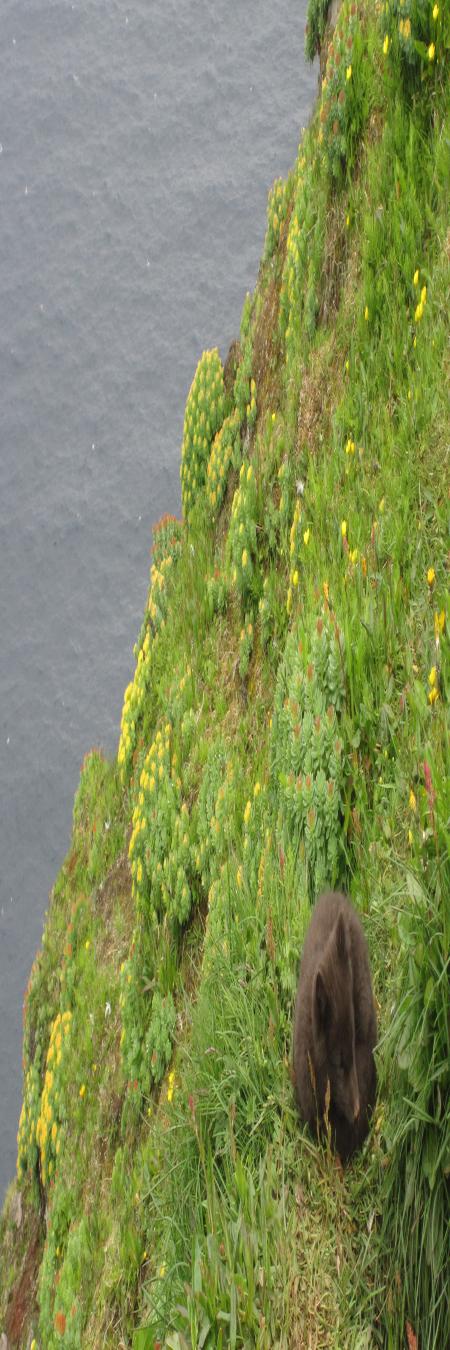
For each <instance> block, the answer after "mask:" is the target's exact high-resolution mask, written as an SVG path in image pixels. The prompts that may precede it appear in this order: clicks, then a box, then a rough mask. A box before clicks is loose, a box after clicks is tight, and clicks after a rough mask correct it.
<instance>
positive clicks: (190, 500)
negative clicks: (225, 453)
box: [180, 347, 225, 516]
mask: <svg viewBox="0 0 450 1350" xmlns="http://www.w3.org/2000/svg"><path fill="white" fill-rule="evenodd" d="M224 397H225V390H224V383H223V366H222V362H221V360H220V356H219V352H218V350H217V347H215V348H214V349H213V350H212V351H208V352H203V355H202V356H201V357H200V361H199V363H198V366H197V370H196V372H195V375H194V379H193V381H192V384H191V388H190V390H189V394H188V398H187V402H186V411H185V415H184V430H183V444H182V447H181V468H180V477H181V496H182V502H183V511H184V514H185V516H189V512H190V511H191V510H192V507H193V505H194V502H195V500H196V497H197V494H198V492H199V491H200V489H201V488H202V487H203V485H204V482H205V475H206V467H207V463H208V459H209V456H210V453H211V445H212V442H213V440H214V437H215V435H216V432H217V431H218V430H219V427H220V426H221V424H222V418H223V405H224Z"/></svg>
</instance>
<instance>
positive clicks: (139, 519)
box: [138, 516, 142, 524]
mask: <svg viewBox="0 0 450 1350" xmlns="http://www.w3.org/2000/svg"><path fill="white" fill-rule="evenodd" d="M141 520H142V516H138V521H139V524H140V523H141Z"/></svg>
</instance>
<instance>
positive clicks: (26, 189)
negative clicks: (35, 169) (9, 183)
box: [25, 183, 28, 197]
mask: <svg viewBox="0 0 450 1350" xmlns="http://www.w3.org/2000/svg"><path fill="white" fill-rule="evenodd" d="M25 196H26V197H28V185H27V183H25Z"/></svg>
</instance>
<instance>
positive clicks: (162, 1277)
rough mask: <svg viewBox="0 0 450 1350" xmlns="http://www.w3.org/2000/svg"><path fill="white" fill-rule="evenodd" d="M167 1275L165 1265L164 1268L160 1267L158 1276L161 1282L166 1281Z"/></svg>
mask: <svg viewBox="0 0 450 1350" xmlns="http://www.w3.org/2000/svg"><path fill="white" fill-rule="evenodd" d="M165 1273H166V1267H165V1265H164V1266H160V1267H159V1271H158V1275H159V1278H160V1280H163V1279H164V1276H165Z"/></svg>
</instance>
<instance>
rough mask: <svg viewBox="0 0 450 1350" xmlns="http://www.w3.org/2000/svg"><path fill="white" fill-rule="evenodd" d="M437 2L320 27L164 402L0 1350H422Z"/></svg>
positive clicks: (86, 806)
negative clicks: (305, 980)
mask: <svg viewBox="0 0 450 1350" xmlns="http://www.w3.org/2000/svg"><path fill="white" fill-rule="evenodd" d="M310 9H311V13H312V17H313V19H314V22H316V20H317V24H319V27H320V25H322V18H323V13H325V11H324V9H323V7H322V8H321V7H320V6H318V5H315V6H313V5H311V6H310ZM438 10H439V13H438V15H437V16H435V17H434V16H433V8H432V7H431V5H427V6H426V5H425V4H424V3H423V2H422V0H411V4H410V5H409V6H404V7H403V8H402V23H403V24H404V22H405V19H410V22H411V25H412V26H413V25H414V24H417V34H418V46H417V47H414V46H413V43H412V40H411V38H410V34H409V30H408V28H407V29H406V36H405V30H404V29H403V30H402V31H401V32H400V31H399V28H398V23H399V18H398V15H397V11H396V9H395V5H393V6H391V8H390V10H389V13H388V14H386V12H385V11H383V12H382V13H380V15H376V14H374V12H373V7H372V6H369V5H366V4H364V5H362V6H355V5H349V4H344V5H343V6H342V8H341V11H340V15H339V19H338V25H337V29H336V32H335V35H334V37H333V46H332V49H331V48H329V50H328V53H327V52H325V51H323V52H322V56H323V61H324V62H326V65H325V64H324V71H325V85H324V87H323V88H322V90H321V94H320V98H319V101H318V106H317V109H316V112H315V115H314V117H313V119H312V122H311V125H310V127H309V128H308V130H307V132H306V133H305V135H304V137H303V139H302V142H301V144H300V147H299V152H298V157H297V161H296V164H295V166H294V168H293V170H292V172H291V174H290V175H289V178H288V180H287V182H286V184H284V185H283V184H282V183H281V182H278V183H277V184H276V185H275V188H274V190H273V192H272V193H271V194H270V197H269V204H268V230H267V236H266V241H265V247H264V255H263V261H262V264H261V269H260V274H259V277H258V283H257V287H256V290H255V294H254V295H253V296H250V297H247V299H246V301H245V304H244V311H243V316H242V323H241V333H240V339H241V341H240V348H239V364H238V368H237V373H236V376H235V378H234V380H233V379H231V380H230V379H229V378H228V377H227V375H226V372H225V375H226V378H225V382H224V389H225V391H226V392H225V394H224V399H223V406H222V405H221V408H220V410H219V413H218V410H217V407H216V399H215V398H214V412H211V417H210V421H209V423H208V435H207V436H206V441H207V442H208V444H206V445H205V444H204V441H205V435H204V434H203V430H202V439H201V445H200V449H199V443H198V435H199V427H200V421H199V419H200V417H201V409H202V404H201V401H199V400H200V393H201V392H202V391H201V381H200V375H199V376H198V381H197V384H196V385H195V400H194V402H195V409H194V411H195V417H194V415H192V418H191V421H190V422H189V425H188V426H187V432H188V433H189V435H188V436H187V440H186V444H185V462H186V464H187V467H188V469H189V472H190V473H191V478H192V482H190V481H189V482H188V480H187V478H186V483H185V487H186V491H188V490H189V493H190V494H191V495H190V497H189V521H188V523H187V524H186V523H185V524H184V525H181V524H180V523H179V522H173V521H172V520H169V519H165V520H164V521H163V522H162V523H161V525H160V528H159V529H158V530H157V531H156V533H155V540H154V552H153V567H152V573H151V587H150V592H149V600H148V605H147V609H146V613H145V616H144V620H143V624H142V628H141V632H140V634H139V637H138V641H137V644H136V663H137V664H136V676H135V678H134V680H133V682H132V686H131V688H130V690H129V691H128V692H127V697H126V700H125V705H124V715H123V719H122V729H121V738H120V743H119V753H118V760H117V762H116V761H115V762H114V763H113V764H108V763H106V761H105V760H104V758H103V756H102V755H101V754H100V752H97V751H93V752H92V753H91V754H90V755H89V756H88V757H87V759H86V761H85V764H84V766H83V771H82V776H81V781H80V787H79V790H78V792H77V796H76V799H75V805H74V822H73V837H72V843H71V848H70V850H69V854H68V856H67V859H66V861H65V863H64V865H63V868H62V869H61V872H60V874H59V877H58V879H57V881H56V883H55V887H54V891H53V894H52V897H51V903H50V907H49V913H48V917H47V922H46V926H45V931H44V937H43V945H42V950H41V952H39V953H38V956H37V958H36V960H35V963H34V966H33V970H32V972H31V976H30V983H29V988H28V991H27V996H26V1001H25V1008H24V1114H23V1122H22V1127H21V1136H20V1147H19V1186H20V1194H21V1203H22V1223H21V1228H20V1231H19V1237H18V1239H17V1234H16V1229H15V1223H14V1205H15V1204H16V1203H17V1200H16V1193H17V1188H16V1187H13V1188H12V1190H11V1192H10V1193H9V1195H8V1197H7V1201H6V1205H5V1209H4V1212H3V1215H2V1218H1V1220H0V1255H1V1258H2V1259H1V1260H0V1332H1V1331H3V1329H5V1331H6V1333H7V1335H8V1337H9V1340H10V1341H11V1344H12V1345H13V1346H14V1345H15V1344H16V1345H21V1344H27V1345H28V1344H29V1342H30V1341H31V1340H32V1338H33V1337H34V1340H35V1345H36V1346H37V1347H39V1350H44V1347H45V1350H56V1347H57V1346H59V1345H66V1346H70V1347H73V1350H76V1347H81V1346H82V1347H83V1350H84V1348H86V1350H94V1347H97V1346H106V1347H111V1348H112V1347H117V1346H118V1345H120V1344H123V1345H125V1346H130V1347H134V1350H153V1347H155V1346H157V1345H161V1346H163V1345H164V1346H167V1347H168V1350H186V1347H191V1348H192V1350H201V1347H206V1348H207V1350H216V1347H219V1346H223V1347H226V1346H230V1347H242V1348H243V1347H246V1348H247V1347H252V1346H254V1347H259V1348H260V1350H266V1348H267V1350H270V1348H271V1347H279V1350H281V1348H282V1347H283V1350H284V1348H285V1347H286V1350H287V1348H289V1350H291V1348H292V1350H294V1347H298V1346H303V1345H304V1346H305V1347H306V1346H308V1347H311V1348H312V1350H316V1348H317V1350H319V1347H323V1348H324V1350H325V1347H329V1348H330V1350H342V1347H343V1346H345V1347H349V1348H354V1350H369V1347H370V1348H373V1350H376V1347H380V1350H381V1347H383V1346H389V1347H391V1350H397V1347H398V1350H401V1348H403V1347H405V1346H407V1345H408V1346H409V1347H411V1345H412V1344H414V1337H417V1339H418V1343H419V1345H420V1346H421V1347H424V1350H440V1347H441V1346H442V1345H443V1344H444V1343H445V1339H446V1285H445V1277H446V1270H447V1268H448V1257H449V1243H448V1233H447V1230H446V1227H445V1223H446V1205H447V1203H448V1169H449V1165H450V1164H449V1148H450V1144H449V1130H450V1123H449V1122H450V1116H449V1106H448V1101H449V1091H448V1088H449V1082H448V1064H449V1044H448V1016H447V1013H448V1007H447V1003H446V995H448V962H449V957H448V939H449V928H450V913H449V901H448V896H449V893H450V888H449V876H448V861H447V860H448V854H449V824H448V821H449V814H448V811H449V803H448V788H447V786H446V784H447V783H448V761H449V757H448V711H447V702H448V689H449V641H448V623H449V595H448V572H447V566H448V557H447V552H446V549H447V531H448V492H447V486H448V473H447V467H446V466H447V461H446V454H447V447H448V396H447V385H448V380H447V376H448V360H447V355H446V354H447V351H448V311H449V303H448V302H449V269H448V181H449V167H450V166H449V121H448V96H447V87H448V86H447V83H446V75H447V71H446V59H447V51H448V38H449V34H448V16H447V13H446V10H444V7H443V6H441V5H438ZM322 27H323V25H322ZM322 27H321V30H320V40H322ZM314 31H315V30H314ZM317 31H319V30H317ZM312 32H313V30H312V29H311V30H310V41H312V36H311V34H312ZM386 38H387V39H388V40H387V41H386ZM431 42H433V48H434V50H433V54H432V56H430V55H429V47H430V44H431ZM421 44H422V45H421ZM349 68H350V74H348V70H349ZM207 364H208V363H205V362H204V363H203V365H204V366H205V369H206V366H207ZM203 365H202V363H201V362H200V364H199V371H200V373H201V371H202V370H203ZM208 369H209V367H208ZM217 370H218V374H219V385H220V391H221V397H222V383H221V367H220V370H219V367H217ZM213 392H214V391H213ZM197 396H198V397H197ZM202 397H203V394H202ZM212 397H213V393H211V390H209V393H208V398H212ZM205 398H206V394H205ZM191 404H192V395H191ZM208 406H209V405H208ZM192 409H193V404H192V406H191V412H192ZM219 414H220V415H219ZM222 415H223V417H224V418H225V419H226V422H225V431H224V433H223V435H222V439H221V440H220V430H219V440H218V441H217V440H216V441H215V442H214V443H212V449H211V445H210V442H212V437H213V435H214V430H215V429H216V422H217V417H218V416H219V421H220V417H222ZM197 421H199V426H198V427H197ZM194 423H195V425H194ZM202 427H203V424H202ZM194 437H197V442H195V440H194ZM208 438H209V439H208ZM187 441H189V445H188V444H187ZM186 446H187V451H186ZM210 449H211V457H210V461H209V472H208V462H207V455H208V454H209V450H210ZM186 453H187V460H186ZM200 460H201V463H200ZM199 464H200V469H199V468H198V465H199ZM196 466H197V467H196ZM194 478H195V485H194ZM213 494H214V495H213ZM233 504H234V509H233ZM331 730H332V733H333V734H332V736H331ZM330 736H331V740H330ZM337 742H339V748H338V747H337ZM152 747H154V753H153V752H152ZM160 749H161V756H159V750H160ZM152 779H154V780H155V782H154V786H152V784H151V780H152ZM130 840H131V843H130ZM326 880H329V881H331V880H333V881H335V882H337V883H339V884H340V885H343V886H345V887H346V888H347V889H348V891H349V893H350V894H351V896H352V899H353V901H354V903H355V905H356V906H357V908H358V909H359V911H360V913H361V916H362V921H363V924H364V929H365V932H366V934H367V939H368V944H369V951H370V958H371V966H372V973H373V981H374V989H375V995H376V999H377V1006H378V1018H379V1046H378V1050H377V1066H378V1099H377V1106H376V1110H375V1113H374V1119H373V1123H372V1130H371V1133H370V1136H369V1138H368V1140H367V1142H366V1144H365V1146H364V1149H363V1151H362V1153H361V1155H360V1156H359V1157H358V1158H357V1159H355V1161H354V1162H353V1163H352V1165H351V1166H349V1167H348V1168H347V1170H346V1172H345V1173H342V1169H341V1168H340V1167H339V1165H337V1163H336V1159H335V1158H334V1157H333V1155H332V1154H331V1153H330V1151H329V1148H328V1147H327V1145H326V1144H325V1145H320V1146H319V1145H318V1144H317V1143H316V1142H315V1141H314V1140H313V1139H312V1138H310V1137H309V1136H308V1134H307V1133H306V1131H305V1130H304V1129H302V1127H301V1126H300V1124H299V1120H298V1117H297V1113H296V1109H295V1104H294V1095H293V1087H292V1081H291V1073H290V1061H291V1028H292V1009H293V1000H294V997H295V988H296V980H297V972H298V961H299V956H300V953H301V949H302V944H303V939H304V934H305V930H306V926H307V923H308V919H309V915H310V906H311V899H312V898H313V897H314V894H315V892H316V890H317V888H318V887H319V886H320V885H321V884H322V883H323V882H325V881H326ZM64 1014H66V1019H65V1023H64V1021H61V1019H63V1015H64ZM69 1014H70V1017H69V1016H68V1015H69ZM66 1023H67V1024H68V1026H69V1029H68V1031H67V1033H65V1032H64V1033H61V1042H60V1044H59V1041H58V1036H59V1033H60V1028H61V1026H64V1025H65V1024H66ZM69 1024H70V1025H69ZM58 1047H59V1048H58ZM49 1074H50V1077H49ZM38 1122H41V1123H40V1124H39V1127H38ZM42 1122H43V1123H42ZM37 1127H38V1138H37V1137H36V1128H37ZM35 1290H36V1291H37V1292H36V1297H35V1294H34V1291H35ZM19 1314H20V1316H19ZM20 1320H21V1325H22V1331H21V1332H20V1333H19V1332H17V1326H18V1324H19V1322H20ZM15 1328H16V1330H15Z"/></svg>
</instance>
